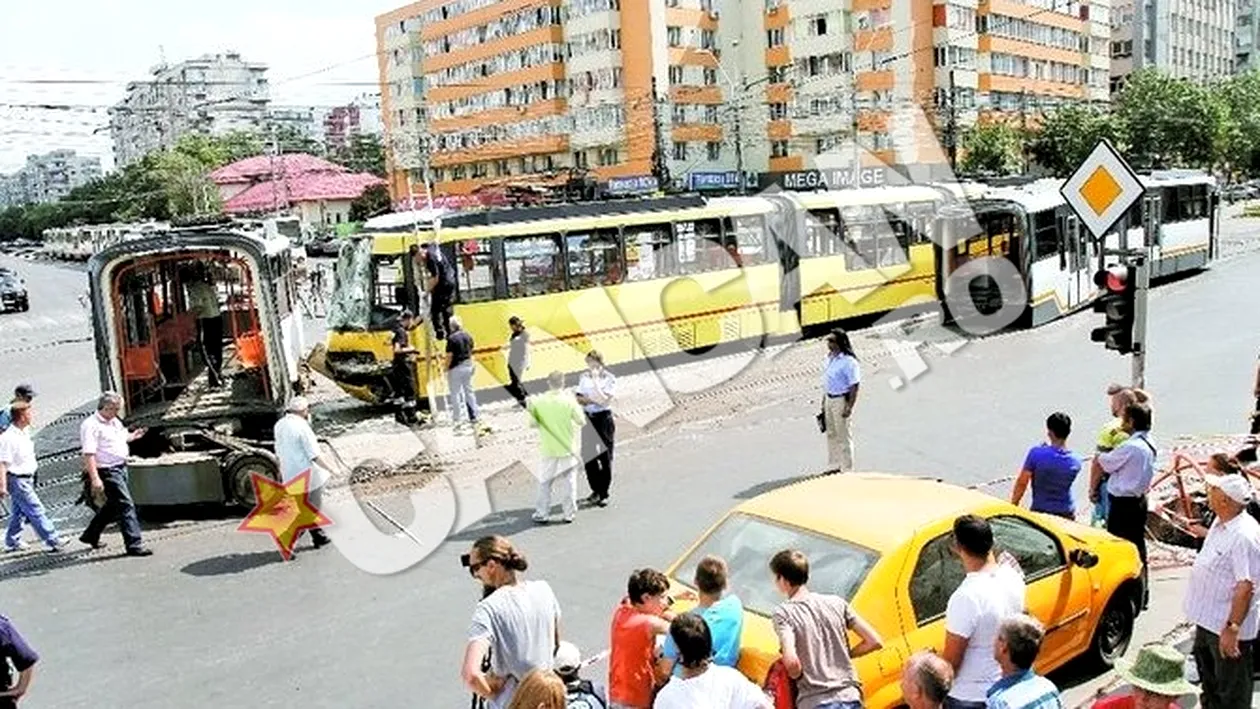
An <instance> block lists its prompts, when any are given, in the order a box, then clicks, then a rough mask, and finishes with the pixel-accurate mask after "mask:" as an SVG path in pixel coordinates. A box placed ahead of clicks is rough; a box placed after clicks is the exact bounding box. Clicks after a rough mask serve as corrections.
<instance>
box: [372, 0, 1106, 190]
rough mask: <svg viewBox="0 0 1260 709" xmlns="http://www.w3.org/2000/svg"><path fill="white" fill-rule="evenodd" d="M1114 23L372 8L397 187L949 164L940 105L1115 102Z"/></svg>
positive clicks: (864, 11)
mask: <svg viewBox="0 0 1260 709" xmlns="http://www.w3.org/2000/svg"><path fill="white" fill-rule="evenodd" d="M1110 25H1111V17H1110V6H1109V1H1108V0H1099V1H1096V2H1081V1H1078V0H1027V1H1026V2H1021V1H1019V0H989V1H988V2H986V3H984V5H983V7H981V6H980V5H979V4H978V2H977V0H937V1H936V2H934V3H929V2H925V1H924V0H755V1H751V2H750V1H749V0H742V1H741V0H653V1H651V2H647V1H635V2H631V1H630V0H502V1H499V2H494V1H492V0H422V1H421V2H417V3H414V4H412V5H408V6H406V7H403V8H400V9H398V10H395V11H393V12H390V13H387V14H385V15H383V16H381V17H378V18H377V40H378V44H379V49H380V78H381V89H382V95H381V103H382V111H383V115H384V119H385V132H386V134H387V145H388V147H389V149H390V165H391V179H390V183H391V191H392V193H393V194H394V196H395V199H401V198H402V197H404V196H405V195H406V194H407V190H408V189H409V188H408V185H410V189H411V190H412V192H414V193H419V192H421V191H422V190H423V184H424V183H423V175H422V173H423V168H424V167H425V166H426V165H427V166H428V168H429V175H430V176H431V178H432V181H433V183H434V187H435V189H436V191H437V192H438V193H439V194H466V193H468V192H470V191H472V190H474V189H476V188H477V187H478V186H482V185H486V184H488V183H493V182H496V181H504V180H513V179H517V178H519V177H520V176H523V175H525V176H533V177H534V178H535V179H541V180H546V179H554V180H557V181H560V180H563V179H567V178H568V176H569V175H570V174H573V173H574V172H587V173H589V174H593V175H594V176H595V177H596V178H597V179H599V180H600V181H604V182H608V181H614V182H615V181H617V180H618V179H619V178H626V179H627V180H632V179H633V178H637V177H642V176H648V175H659V174H661V172H662V171H661V169H660V168H662V167H663V168H665V169H666V170H667V172H668V177H669V178H670V179H671V181H672V182H674V183H675V184H679V185H685V184H693V185H694V184H699V183H706V184H721V185H725V186H729V185H730V184H731V183H732V180H731V179H729V178H731V177H734V178H735V179H734V182H736V183H737V182H738V179H739V171H740V170H741V168H742V171H743V172H744V173H761V174H769V175H785V174H795V173H800V172H803V171H812V170H818V169H821V168H838V167H839V168H847V169H850V170H851V171H853V174H855V175H856V174H857V172H856V171H857V170H858V169H860V168H863V167H873V166H882V165H886V164H892V165H921V164H925V163H935V164H942V163H943V162H944V161H945V159H946V158H945V153H944V152H943V151H942V150H941V149H940V146H939V140H938V138H939V136H940V133H941V132H942V131H943V130H944V129H945V128H944V126H945V125H946V123H949V124H950V125H952V126H955V127H956V128H957V130H958V131H961V130H962V129H964V128H965V126H966V125H968V124H969V123H970V122H972V121H975V120H980V119H982V118H986V117H989V118H991V117H996V116H1003V115H1012V116H1014V115H1021V114H1022V115H1025V116H1028V115H1030V114H1031V115H1035V114H1036V113H1037V112H1038V111H1041V110H1044V109H1046V108H1050V107H1053V106H1055V105H1058V104H1059V103H1061V102H1063V101H1105V100H1107V97H1108V80H1109V63H1110V60H1109V50H1110V43H1109V42H1110V32H1111V27H1110ZM946 114H948V117H949V119H950V120H949V121H945V120H943V117H944V116H946ZM854 137H856V142H857V145H858V146H859V147H860V150H857V151H854V150H848V151H847V152H846V151H845V150H843V149H842V148H844V147H845V146H852V144H853V141H852V139H853V138H854ZM696 177H703V178H705V179H703V180H697V179H694V178H696ZM714 178H717V179H714ZM646 184H651V182H650V181H647V182H646Z"/></svg>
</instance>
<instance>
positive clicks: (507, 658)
mask: <svg viewBox="0 0 1260 709" xmlns="http://www.w3.org/2000/svg"><path fill="white" fill-rule="evenodd" d="M462 561H463V564H464V566H465V567H467V568H468V572H469V573H470V574H472V577H473V578H475V579H477V580H478V581H480V582H481V585H482V591H483V594H482V595H483V597H482V599H481V601H480V602H478V603H477V608H476V610H474V611H473V617H472V623H471V625H470V626H469V629H468V645H467V647H466V648H465V649H464V661H463V669H462V671H461V676H462V678H463V680H464V684H465V685H467V686H468V688H469V689H471V690H472V691H473V693H474V694H476V695H477V696H479V697H482V698H484V699H486V700H487V706H488V707H490V708H491V709H503V708H504V707H507V706H509V705H510V704H511V702H512V696H513V694H514V693H515V692H516V687H517V685H518V684H519V683H520V681H521V680H523V679H524V678H525V677H526V676H528V675H529V673H530V672H533V671H534V670H537V669H543V670H550V669H551V665H552V658H553V657H554V656H555V652H556V648H558V647H559V645H560V602H559V601H557V600H556V595H555V593H553V592H552V590H551V586H550V585H549V584H548V583H547V582H546V581H541V580H529V581H526V580H524V579H521V578H519V577H518V573H519V572H522V571H525V570H526V569H527V568H529V563H528V562H527V561H526V560H525V557H524V556H522V555H521V553H520V552H518V551H517V550H516V548H515V547H513V546H512V542H510V541H508V540H507V539H505V538H503V537H499V536H494V537H482V538H481V539H478V540H477V541H476V542H474V543H473V547H472V551H470V552H469V553H468V554H465V555H464V556H463V559H462ZM487 652H489V653H490V668H489V670H488V671H486V670H483V669H482V659H483V658H484V657H485V656H486V653H487Z"/></svg>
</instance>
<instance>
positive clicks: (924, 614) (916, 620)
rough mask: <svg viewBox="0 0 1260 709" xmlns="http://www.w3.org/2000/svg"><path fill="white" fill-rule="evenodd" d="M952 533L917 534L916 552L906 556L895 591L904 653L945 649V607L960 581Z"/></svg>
mask: <svg viewBox="0 0 1260 709" xmlns="http://www.w3.org/2000/svg"><path fill="white" fill-rule="evenodd" d="M952 540H953V533H952V531H951V529H950V528H948V527H938V528H934V529H932V530H930V531H926V532H925V533H924V534H921V535H920V536H919V537H918V538H917V539H916V540H915V542H914V544H916V545H917V546H916V549H917V551H912V552H911V554H910V555H909V558H908V561H907V564H906V568H907V569H908V572H907V573H905V574H903V578H902V581H901V583H900V584H899V589H898V592H899V593H900V594H901V595H902V596H903V603H902V604H901V605H902V607H903V608H906V609H907V611H906V612H904V613H903V616H902V624H903V626H904V633H905V639H906V645H907V648H906V650H907V652H908V654H914V653H916V652H919V651H920V650H932V651H935V652H938V653H939V652H941V651H942V650H944V649H945V606H946V605H947V604H948V603H949V597H950V595H951V594H953V592H954V590H955V589H957V588H958V586H959V584H961V583H962V580H963V576H964V575H965V574H964V572H963V567H962V562H961V561H960V560H959V559H958V557H957V556H955V555H954V553H953V551H952V550H951V549H950V542H951V541H952Z"/></svg>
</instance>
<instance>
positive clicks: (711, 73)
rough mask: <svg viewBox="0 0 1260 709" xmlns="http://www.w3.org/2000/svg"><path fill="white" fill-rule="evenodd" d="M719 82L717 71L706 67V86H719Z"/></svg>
mask: <svg viewBox="0 0 1260 709" xmlns="http://www.w3.org/2000/svg"><path fill="white" fill-rule="evenodd" d="M717 82H718V73H717V69H714V68H713V67H705V68H704V85H705V86H713V85H715V84H717Z"/></svg>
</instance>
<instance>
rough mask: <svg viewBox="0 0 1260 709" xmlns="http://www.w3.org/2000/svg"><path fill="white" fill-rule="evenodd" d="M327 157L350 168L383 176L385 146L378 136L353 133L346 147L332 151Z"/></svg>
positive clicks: (354, 170)
mask: <svg viewBox="0 0 1260 709" xmlns="http://www.w3.org/2000/svg"><path fill="white" fill-rule="evenodd" d="M328 159H329V160H331V161H333V162H335V163H337V164H338V165H341V166H343V167H346V168H348V169H350V170H351V171H352V172H367V173H371V174H373V175H376V176H377V177H385V146H383V145H382V144H381V139H380V137H379V136H375V135H354V136H351V137H350V141H349V142H348V143H347V144H346V147H344V148H341V149H339V150H335V151H333V152H332V153H331V154H330V155H329V156H328Z"/></svg>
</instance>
